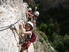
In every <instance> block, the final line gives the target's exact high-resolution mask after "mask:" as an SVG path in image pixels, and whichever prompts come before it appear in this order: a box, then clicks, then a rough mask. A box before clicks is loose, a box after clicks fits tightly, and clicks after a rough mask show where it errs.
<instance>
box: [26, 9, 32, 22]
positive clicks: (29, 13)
mask: <svg viewBox="0 0 69 52" xmlns="http://www.w3.org/2000/svg"><path fill="white" fill-rule="evenodd" d="M26 15H27V18H28V21H31V18H32V17H33V12H32V8H28V11H27V13H26Z"/></svg>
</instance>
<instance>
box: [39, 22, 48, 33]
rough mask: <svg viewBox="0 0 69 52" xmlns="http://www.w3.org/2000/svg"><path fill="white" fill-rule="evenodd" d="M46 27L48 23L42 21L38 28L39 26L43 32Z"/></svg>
mask: <svg viewBox="0 0 69 52" xmlns="http://www.w3.org/2000/svg"><path fill="white" fill-rule="evenodd" d="M47 27H48V25H47V24H44V23H42V24H41V25H40V26H39V27H38V28H39V30H41V31H43V32H45V31H46V29H47Z"/></svg>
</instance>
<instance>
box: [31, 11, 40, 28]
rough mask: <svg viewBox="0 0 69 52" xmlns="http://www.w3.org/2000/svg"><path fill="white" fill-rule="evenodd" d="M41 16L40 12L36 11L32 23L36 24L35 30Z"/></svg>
mask: <svg viewBox="0 0 69 52" xmlns="http://www.w3.org/2000/svg"><path fill="white" fill-rule="evenodd" d="M39 14H40V13H39V11H35V12H34V14H33V15H34V16H33V19H32V20H31V21H32V22H33V24H34V29H35V28H36V20H37V18H38V17H39Z"/></svg>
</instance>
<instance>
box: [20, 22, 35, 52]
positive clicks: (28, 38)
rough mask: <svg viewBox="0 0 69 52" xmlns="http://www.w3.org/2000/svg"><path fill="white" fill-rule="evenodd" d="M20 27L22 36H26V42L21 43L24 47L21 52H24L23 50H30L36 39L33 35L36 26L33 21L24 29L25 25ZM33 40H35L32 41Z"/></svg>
mask: <svg viewBox="0 0 69 52" xmlns="http://www.w3.org/2000/svg"><path fill="white" fill-rule="evenodd" d="M20 26H21V29H22V34H24V36H25V38H24V41H23V42H22V43H21V46H22V48H21V52H22V51H23V50H25V49H26V50H27V49H28V48H29V46H30V44H31V42H33V41H34V40H35V38H36V37H35V36H34V34H33V33H32V30H33V27H34V25H33V23H32V22H31V21H29V22H27V23H26V24H25V26H24V27H23V24H20ZM32 35H33V36H32ZM31 38H33V39H31Z"/></svg>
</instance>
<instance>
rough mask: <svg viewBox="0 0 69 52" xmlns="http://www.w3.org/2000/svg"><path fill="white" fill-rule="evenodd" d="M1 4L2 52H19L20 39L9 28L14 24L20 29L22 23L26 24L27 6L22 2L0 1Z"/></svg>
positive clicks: (0, 40)
mask: <svg viewBox="0 0 69 52" xmlns="http://www.w3.org/2000/svg"><path fill="white" fill-rule="evenodd" d="M4 1H5V2H4ZM13 2H14V4H12V3H13ZM0 3H1V5H0V52H19V47H18V43H19V39H18V38H19V37H18V36H17V34H16V33H15V34H14V33H13V32H12V30H11V29H10V28H9V26H10V25H11V24H13V25H14V26H15V27H16V28H17V29H18V25H19V23H20V22H26V20H27V19H26V13H25V12H26V10H27V4H26V3H23V1H22V0H14V1H13V0H0Z"/></svg>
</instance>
